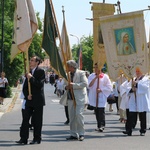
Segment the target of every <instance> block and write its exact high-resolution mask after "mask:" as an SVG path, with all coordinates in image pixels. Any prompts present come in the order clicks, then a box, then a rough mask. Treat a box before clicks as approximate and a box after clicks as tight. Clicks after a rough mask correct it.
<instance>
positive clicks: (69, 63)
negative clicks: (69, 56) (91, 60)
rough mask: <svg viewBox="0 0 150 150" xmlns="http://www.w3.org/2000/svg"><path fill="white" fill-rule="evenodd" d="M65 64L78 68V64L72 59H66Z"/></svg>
mask: <svg viewBox="0 0 150 150" xmlns="http://www.w3.org/2000/svg"><path fill="white" fill-rule="evenodd" d="M67 65H69V66H71V67H73V68H75V69H76V68H78V64H77V63H76V62H75V61H74V60H68V61H67Z"/></svg>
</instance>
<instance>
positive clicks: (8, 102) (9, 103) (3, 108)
mask: <svg viewBox="0 0 150 150" xmlns="http://www.w3.org/2000/svg"><path fill="white" fill-rule="evenodd" d="M21 90H22V84H18V86H17V87H13V88H12V97H11V98H5V99H4V104H3V105H0V116H2V115H3V114H4V113H6V112H10V111H11V110H12V108H13V107H14V104H15V101H16V99H17V97H18V96H19V95H20V92H21Z"/></svg>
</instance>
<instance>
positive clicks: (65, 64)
mask: <svg viewBox="0 0 150 150" xmlns="http://www.w3.org/2000/svg"><path fill="white" fill-rule="evenodd" d="M49 2H50V6H51V9H52V14H53V18H54V22H55V25H56V30H57V33H58V38H59V41H60V47H61V51H62V55H63V59H64V66H65V68H66V72H67V76H68V82H69V83H70V82H71V80H70V75H69V71H68V66H67V62H66V58H65V54H64V49H63V45H62V40H61V37H60V33H59V29H58V24H57V20H56V15H55V12H54V7H53V3H52V0H49ZM71 94H72V97H73V102H74V107H76V102H75V99H74V96H73V95H74V94H73V89H71Z"/></svg>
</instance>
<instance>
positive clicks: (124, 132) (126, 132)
mask: <svg viewBox="0 0 150 150" xmlns="http://www.w3.org/2000/svg"><path fill="white" fill-rule="evenodd" d="M122 133H123V134H127V135H128V136H132V133H131V132H128V131H123V132H122Z"/></svg>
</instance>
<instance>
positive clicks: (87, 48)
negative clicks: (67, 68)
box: [72, 35, 93, 72]
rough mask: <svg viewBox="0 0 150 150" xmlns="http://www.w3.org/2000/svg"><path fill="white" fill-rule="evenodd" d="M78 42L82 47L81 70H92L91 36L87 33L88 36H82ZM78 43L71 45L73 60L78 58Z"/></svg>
mask: <svg viewBox="0 0 150 150" xmlns="http://www.w3.org/2000/svg"><path fill="white" fill-rule="evenodd" d="M80 44H81V47H82V64H83V68H82V69H83V70H87V71H89V72H93V60H92V55H93V36H91V35H89V36H88V37H85V36H83V37H82V38H81V40H80ZM79 49H80V45H73V47H72V53H73V59H74V60H75V61H77V60H78V56H79Z"/></svg>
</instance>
